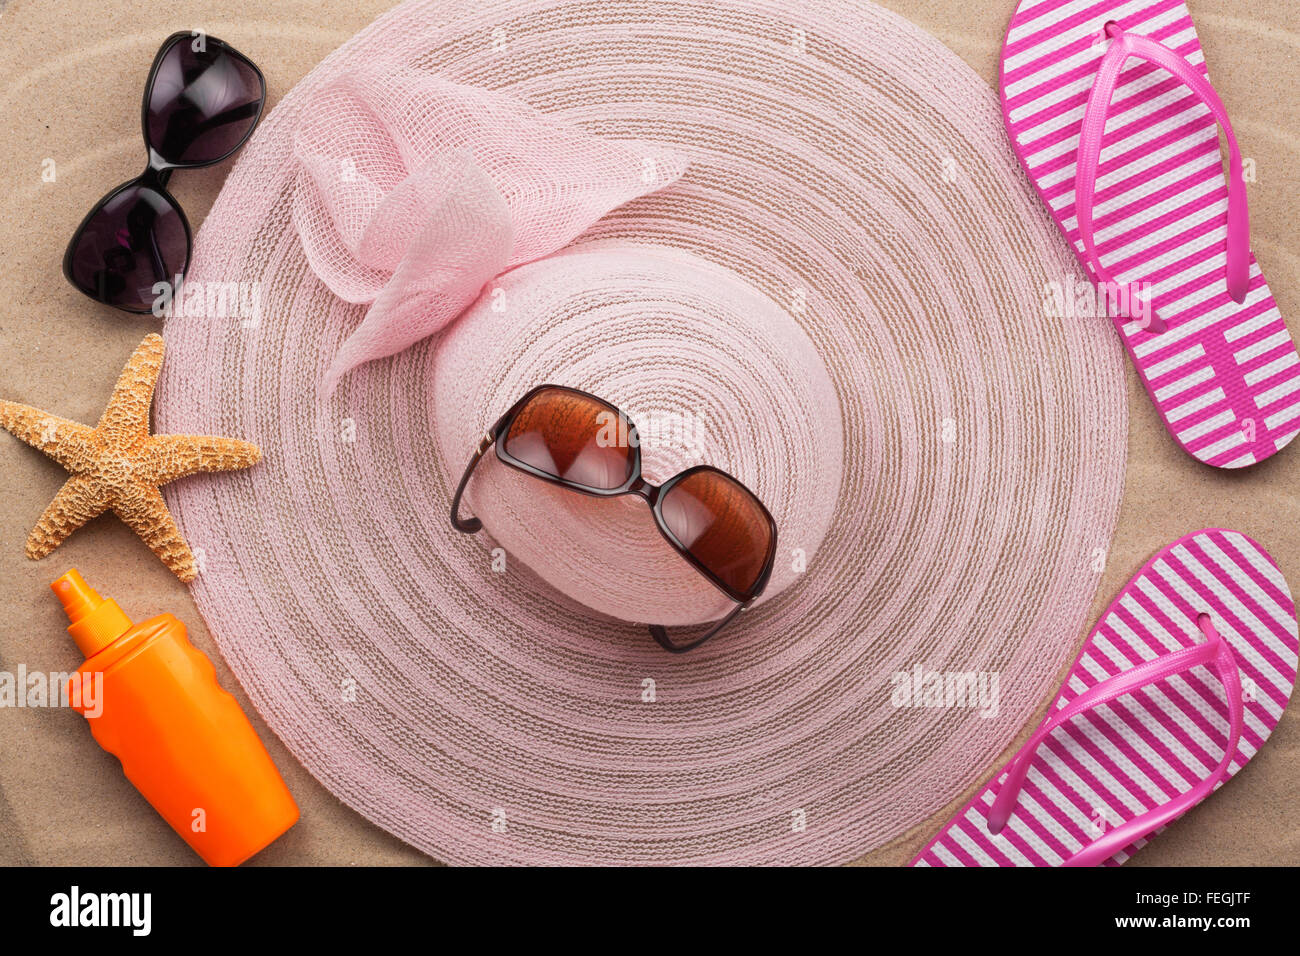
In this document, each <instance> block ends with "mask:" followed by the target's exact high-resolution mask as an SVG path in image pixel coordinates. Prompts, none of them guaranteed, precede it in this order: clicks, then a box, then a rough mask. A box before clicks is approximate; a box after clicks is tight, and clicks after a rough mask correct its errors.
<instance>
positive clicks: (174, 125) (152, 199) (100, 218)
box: [63, 33, 266, 313]
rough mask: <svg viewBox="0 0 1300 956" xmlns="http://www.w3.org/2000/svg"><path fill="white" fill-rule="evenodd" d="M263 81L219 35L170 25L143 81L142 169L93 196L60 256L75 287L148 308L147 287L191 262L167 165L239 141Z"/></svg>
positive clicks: (201, 161)
mask: <svg viewBox="0 0 1300 956" xmlns="http://www.w3.org/2000/svg"><path fill="white" fill-rule="evenodd" d="M265 103H266V81H265V80H264V79H263V77H262V71H261V70H259V69H258V68H257V67H256V66H255V65H254V64H253V62H252V61H251V60H250V59H248V57H246V56H244V55H243V54H242V53H240V52H239V51H238V50H236V49H235V48H234V47H232V46H230V44H228V43H224V42H222V41H221V40H218V39H217V38H216V37H211V36H206V35H204V34H194V33H173V34H172V35H171V36H169V37H168V38H167V39H166V40H165V41H164V42H163V45H162V46H161V47H160V48H159V50H158V54H157V56H155V57H154V60H153V66H152V67H150V69H149V80H148V82H147V83H146V84H145V88H144V105H143V107H142V109H141V123H142V126H143V128H144V142H145V146H146V147H147V148H148V151H149V164H148V166H147V167H146V168H145V171H144V172H143V173H141V174H140V175H139V176H137V177H136V178H135V179H132V180H131V181H129V182H126V183H123V184H122V185H121V186H118V187H117V188H116V189H114V190H113V191H112V192H110V193H109V194H108V195H107V196H105V197H104V198H103V199H101V200H100V201H99V202H98V203H96V205H95V207H94V208H93V209H91V210H90V212H89V213H88V214H87V216H86V218H85V219H83V220H82V221H81V225H80V226H78V227H77V231H76V233H75V234H74V235H73V237H72V241H71V242H70V243H68V251H67V252H66V253H64V256H63V274H64V275H65V276H67V278H68V281H69V282H71V283H72V284H73V285H74V286H76V287H77V289H79V290H80V291H81V292H84V293H85V294H86V295H88V296H90V297H91V298H92V299H95V300H96V301H98V302H103V303H104V304H105V305H111V306H114V307H115V308H118V309H122V310H123V311H126V312H138V313H144V312H150V311H152V309H153V304H154V302H155V301H157V300H158V293H157V292H156V291H155V289H154V286H155V285H156V284H157V283H160V282H165V283H168V284H169V285H170V284H171V283H173V281H174V279H175V277H176V276H184V275H185V270H186V269H187V268H188V267H189V264H190V244H191V236H190V224H189V221H188V220H187V219H186V218H185V213H184V212H182V211H181V207H180V206H179V205H178V204H177V202H176V200H175V199H173V198H172V196H171V194H170V193H168V192H167V189H166V186H167V181H168V180H169V179H170V178H171V174H172V170H174V169H197V168H198V167H201V166H211V165H213V164H214V163H219V162H221V161H222V160H223V159H225V158H227V157H228V156H230V155H231V154H232V153H234V152H235V150H237V149H239V147H241V146H243V145H244V143H245V142H246V141H247V140H248V137H249V135H250V134H251V133H252V132H253V127H255V126H256V125H257V121H258V120H259V119H261V117H262V107H263V106H264V105H265Z"/></svg>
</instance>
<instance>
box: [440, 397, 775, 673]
mask: <svg viewBox="0 0 1300 956" xmlns="http://www.w3.org/2000/svg"><path fill="white" fill-rule="evenodd" d="M492 447H495V449H496V455H497V458H499V459H500V460H501V461H502V462H504V463H505V464H507V465H509V466H510V467H511V468H517V469H518V470H520V471H522V472H525V473H526V474H529V475H533V476H534V477H537V478H541V479H542V480H543V481H549V482H550V483H551V484H555V485H559V486H560V487H562V488H568V489H569V490H571V491H577V492H581V493H582V494H584V495H594V496H596V497H600V498H612V497H615V496H617V495H629V494H631V495H639V496H640V497H642V498H644V499H645V500H646V502H647V503H648V504H649V505H650V510H651V511H652V512H653V513H654V518H655V524H656V525H657V526H658V528H659V531H660V533H661V534H662V535H663V536H664V538H665V539H667V541H668V543H669V544H671V545H672V546H673V548H674V549H676V551H677V553H678V554H680V555H681V556H682V557H684V558H685V559H686V560H687V561H688V562H690V564H691V565H692V566H693V567H695V569H696V570H698V571H699V572H700V573H701V574H703V575H704V576H705V577H706V578H707V579H708V580H709V581H710V582H712V583H713V585H714V586H715V587H717V588H718V589H719V590H720V591H722V593H724V594H726V595H727V596H728V597H729V598H731V599H732V600H733V601H735V602H736V607H735V608H733V609H732V611H731V613H730V614H728V615H727V616H726V617H724V618H723V619H722V620H720V621H718V622H717V623H716V624H714V625H713V626H712V627H710V628H709V630H708V631H707V633H705V634H704V635H703V636H701V637H698V638H696V639H694V640H691V641H688V642H685V643H681V644H678V643H674V642H673V641H672V640H670V639H669V637H668V633H667V631H665V630H664V628H663V627H661V626H660V625H658V624H651V625H650V634H651V636H653V637H654V639H655V640H656V641H658V642H659V645H660V646H661V647H663V648H664V649H665V650H669V651H672V652H673V653H675V654H680V653H681V652H683V651H689V650H691V649H692V648H696V647H699V646H700V645H701V644H703V643H704V642H705V641H707V640H708V639H709V638H711V637H713V636H715V635H716V634H717V633H718V632H719V631H721V630H722V629H723V628H724V627H726V626H727V624H729V623H730V622H731V621H732V620H733V619H734V618H735V617H736V615H737V614H739V613H740V612H741V611H743V610H745V609H746V608H747V607H749V606H750V605H751V604H752V603H753V602H754V601H755V599H757V598H758V596H759V595H761V594H762V593H763V589H764V588H766V587H767V582H768V579H769V578H771V576H772V565H773V563H774V561H775V559H776V522H774V521H773V520H772V516H771V514H769V513H768V510H767V508H765V507H764V506H763V503H762V502H761V501H759V500H758V496H757V495H755V494H754V493H753V492H752V491H750V490H749V489H748V488H746V487H745V486H744V485H743V484H741V483H740V482H739V481H738V480H736V479H735V478H733V477H732V476H731V475H729V474H727V473H726V472H725V471H721V470H719V469H717V468H713V467H710V466H708V465H698V466H696V467H694V468H689V469H687V470H686V471H683V472H682V473H681V474H678V475H675V476H674V477H672V478H670V479H668V480H667V481H666V482H664V483H663V484H662V485H652V484H650V482H648V481H646V480H645V479H644V478H643V477H642V476H641V447H640V440H639V438H638V437H637V431H636V426H635V425H633V424H632V423H631V421H629V419H628V418H627V416H626V415H624V414H623V413H622V412H621V411H619V410H618V409H617V408H615V407H614V406H613V405H611V404H609V403H608V402H606V401H605V400H604V399H601V398H597V397H596V396H595V395H589V394H588V393H586V392H583V391H579V390H578V389H576V388H568V387H565V386H562V385H540V386H538V387H537V388H535V389H533V390H532V391H531V392H529V393H528V394H527V395H525V396H524V397H523V398H521V399H520V400H519V401H517V402H516V403H515V404H514V405H513V406H512V407H511V408H510V410H509V411H508V412H506V413H505V414H504V415H502V416H501V418H500V419H498V420H497V423H496V424H495V425H493V426H492V429H491V430H490V431H489V432H488V433H487V434H486V435H485V436H484V438H483V440H482V441H481V442H480V443H479V446H478V449H477V450H476V451H475V452H474V456H473V457H472V458H471V459H470V462H469V465H468V466H466V468H465V474H464V475H462V476H461V479H460V484H459V485H458V486H457V487H456V495H455V497H454V498H453V499H452V502H451V523H452V525H453V526H454V527H455V528H456V529H457V530H458V531H463V532H465V533H466V534H474V533H475V532H476V531H478V530H480V529H481V528H482V527H483V522H481V521H479V519H478V518H462V517H461V516H460V500H461V497H462V496H463V495H464V493H465V488H466V486H467V485H468V484H469V479H470V476H471V475H472V474H473V473H474V469H475V468H476V467H477V465H478V463H479V460H480V459H482V457H483V455H484V454H485V453H486V452H487V450H488V449H489V448H492Z"/></svg>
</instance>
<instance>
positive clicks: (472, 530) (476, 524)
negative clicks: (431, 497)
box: [451, 428, 497, 534]
mask: <svg viewBox="0 0 1300 956" xmlns="http://www.w3.org/2000/svg"><path fill="white" fill-rule="evenodd" d="M496 431H497V429H495V428H494V429H492V431H490V432H488V433H487V434H486V435H484V436H483V439H482V440H481V441H480V442H479V443H478V449H477V450H476V451H475V452H474V457H473V458H471V459H470V460H469V464H468V465H466V466H465V474H463V475H461V476H460V484H459V485H457V486H456V495H455V497H453V498H452V499H451V524H452V527H453V528H455V529H456V530H457V531H463V532H465V534H476V533H478V532H479V531H481V530H482V529H483V522H482V521H479V520H478V518H462V517H461V516H460V499H461V497H462V496H463V495H464V494H465V488H466V486H468V485H469V479H470V476H471V475H473V474H474V469H475V468H477V467H478V463H479V461H480V460H481V459H482V458H483V455H484V454H485V453H486V452H487V450H488V449H489V448H491V447H492V444H493V442H495V441H496V435H495V432H496Z"/></svg>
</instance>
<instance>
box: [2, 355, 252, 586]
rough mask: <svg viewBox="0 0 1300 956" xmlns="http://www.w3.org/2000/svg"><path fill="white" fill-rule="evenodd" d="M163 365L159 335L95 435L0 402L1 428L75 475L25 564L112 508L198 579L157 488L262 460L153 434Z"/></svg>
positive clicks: (35, 534) (187, 576)
mask: <svg viewBox="0 0 1300 956" xmlns="http://www.w3.org/2000/svg"><path fill="white" fill-rule="evenodd" d="M162 358H163V340H162V336H161V335H156V334H152V335H148V336H146V337H145V340H144V341H143V342H141V343H140V345H139V347H138V348H137V349H136V350H135V352H134V353H132V355H131V358H130V360H129V361H128V362H127V363H126V368H124V369H123V370H122V374H121V376H120V377H119V378H118V380H117V385H116V386H115V387H114V388H113V395H112V397H111V398H110V399H109V401H108V407H107V408H105V409H104V414H103V415H102V416H101V417H100V419H99V424H98V425H96V426H95V427H94V428H90V427H89V426H87V425H82V424H80V423H78V422H73V421H69V420H68V419H66V418H59V417H58V416H57V415H51V414H50V413H49V412H44V411H41V409H39V408H32V407H31V406H30V405H19V404H17V403H15V402H6V401H2V400H0V427H2V428H4V429H5V430H6V431H8V432H10V433H12V434H13V435H14V436H15V437H17V438H20V439H22V440H23V441H25V442H27V444H29V445H31V446H32V447H33V448H38V449H40V450H41V451H42V452H44V453H45V454H46V455H48V456H49V457H50V458H52V459H54V460H55V461H57V462H58V463H59V464H60V465H62V466H63V467H64V468H66V469H67V470H68V471H69V472H70V473H71V474H70V477H69V478H68V480H67V481H66V482H65V483H64V485H63V487H62V488H60V489H59V493H58V494H57V495H55V496H54V500H53V501H51V502H50V505H49V507H48V508H46V509H45V513H44V514H42V515H41V518H40V520H39V521H37V522H36V527H35V528H33V529H32V533H31V535H30V536H29V537H28V538H27V557H29V558H31V559H32V560H38V559H40V558H43V557H45V556H46V555H47V554H49V553H50V552H51V551H53V550H54V549H55V548H57V547H58V546H59V545H60V544H62V543H63V542H64V540H65V539H66V538H67V537H68V535H70V534H72V532H74V531H76V530H77V529H78V528H80V527H81V526H82V525H83V524H85V523H86V522H87V521H89V520H90V519H91V518H94V517H97V516H98V515H100V514H103V513H104V512H105V511H108V510H110V509H111V510H112V511H114V512H116V514H117V516H118V517H119V518H121V519H122V520H123V521H125V522H126V523H127V525H128V526H130V528H131V529H132V530H133V531H135V533H136V534H138V535H139V536H140V537H141V538H143V539H144V542H145V544H147V545H149V548H150V549H151V550H152V551H153V553H154V554H156V555H158V557H159V558H161V559H162V562H163V564H165V565H167V567H169V568H171V570H172V571H173V573H175V575H176V576H177V577H178V578H180V579H181V580H182V581H186V582H189V581H193V580H194V578H195V577H196V575H197V574H198V569H197V565H196V562H195V560H194V552H192V551H191V550H190V546H189V545H188V544H186V543H185V539H184V538H183V537H182V536H181V532H180V528H178V527H177V526H176V519H174V518H173V517H172V515H171V512H169V511H168V510H167V504H166V503H165V502H164V501H163V497H162V492H160V491H159V490H158V488H159V486H160V485H165V484H167V482H169V481H174V480H175V479H177V478H183V477H185V476H186V475H193V474H196V473H198V472H203V471H234V470H236V469H238V468H247V467H248V466H249V465H252V464H256V463H257V461H258V460H259V459H260V458H261V457H262V453H261V452H260V451H258V448H257V446H256V445H252V444H250V443H248V442H246V441H239V440H237V439H234V438H212V437H208V436H204V435H152V434H150V433H149V408H150V406H151V405H152V404H153V390H154V385H155V384H156V383H157V381H158V371H159V369H161V368H162Z"/></svg>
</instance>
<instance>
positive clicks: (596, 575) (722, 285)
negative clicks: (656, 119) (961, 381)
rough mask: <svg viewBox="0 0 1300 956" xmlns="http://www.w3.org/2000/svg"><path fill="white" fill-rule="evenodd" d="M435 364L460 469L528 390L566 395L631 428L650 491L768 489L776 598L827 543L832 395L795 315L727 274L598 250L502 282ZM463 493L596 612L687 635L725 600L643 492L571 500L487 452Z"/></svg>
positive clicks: (834, 426) (836, 467)
mask: <svg viewBox="0 0 1300 956" xmlns="http://www.w3.org/2000/svg"><path fill="white" fill-rule="evenodd" d="M793 301H799V302H802V300H801V299H798V297H795V298H794V299H792V302H793ZM435 361H436V368H435V371H434V376H433V377H434V383H435V391H436V393H437V394H436V397H435V405H434V414H435V415H436V418H437V433H438V439H439V444H440V450H441V452H442V460H443V462H445V463H446V466H447V467H448V468H449V469H455V468H458V467H461V466H463V464H464V462H465V461H466V460H467V459H468V457H469V455H470V454H471V453H472V452H473V450H474V447H475V445H476V443H477V442H478V440H479V438H480V437H481V436H482V434H483V432H484V431H485V430H486V429H487V428H489V427H491V425H492V423H493V422H494V421H496V420H497V418H498V417H499V416H500V415H501V414H502V413H503V412H504V411H505V410H506V409H508V408H510V406H511V405H513V404H514V403H515V402H516V401H517V400H518V399H519V398H520V396H522V395H523V394H524V393H525V392H527V391H528V390H529V389H531V388H533V387H535V386H537V385H541V384H543V383H548V382H549V383H553V384H558V385H568V386H572V387H574V388H579V389H582V390H583V391H586V392H590V393H592V394H594V395H598V396H599V397H601V398H603V399H605V400H606V401H609V402H611V403H613V404H614V405H616V406H618V407H619V408H620V409H621V410H622V411H623V412H624V413H625V414H626V415H627V416H628V417H629V418H630V419H631V421H632V423H633V424H634V425H635V426H636V428H637V433H638V436H639V441H640V449H641V466H642V469H643V472H644V474H645V476H646V478H647V479H648V480H649V481H652V482H655V483H661V482H663V481H666V480H667V479H669V478H671V477H672V476H673V475H675V474H677V473H679V472H681V471H683V470H685V469H687V468H690V467H692V466H694V465H712V466H714V467H716V468H721V469H722V470H723V471H726V472H729V473H730V474H732V475H734V476H735V477H736V478H738V479H739V480H740V481H741V482H743V483H744V484H745V485H746V486H747V487H749V488H750V489H751V490H752V491H753V492H754V493H755V494H756V495H758V497H759V498H760V500H762V502H763V503H764V504H765V505H766V506H767V508H768V510H769V511H770V512H771V513H772V516H773V518H774V519H775V521H776V524H777V532H778V542H777V543H778V548H779V551H778V554H777V556H776V564H775V567H774V569H773V574H772V579H771V582H770V583H769V585H768V588H767V590H766V591H765V593H764V595H763V598H764V599H766V598H769V597H771V596H773V595H775V594H778V593H780V592H781V591H782V590H784V589H785V588H787V587H789V586H791V585H792V584H794V583H795V582H796V581H797V580H798V578H799V577H800V575H802V574H803V573H804V572H805V570H806V568H807V566H808V563H809V562H810V561H811V560H812V557H813V555H814V554H815V553H816V551H817V548H818V547H819V546H820V545H821V542H822V538H823V537H824V536H825V534H826V530H827V528H828V526H829V524H830V520H831V516H832V514H833V512H834V509H835V502H836V497H837V494H838V490H839V486H840V478H841V470H842V467H843V438H842V435H843V426H842V423H841V421H840V411H839V408H840V406H839V402H838V400H837V398H836V393H835V389H834V386H833V385H832V384H831V380H830V377H829V375H828V374H827V371H826V368H825V366H824V365H823V363H822V360H821V358H820V357H819V355H818V353H817V350H816V349H815V347H814V346H813V343H812V342H811V340H810V339H809V338H808V336H807V335H806V334H805V333H804V331H803V330H802V329H801V328H800V326H799V323H798V322H797V321H796V318H795V316H794V315H792V314H791V312H790V311H789V310H788V309H787V308H784V307H782V305H781V304H780V303H778V302H775V301H773V299H772V298H770V297H769V296H767V295H764V294H763V293H761V292H760V291H758V290H757V289H755V288H754V287H753V286H751V285H750V284H748V283H747V282H746V281H745V280H744V279H743V278H742V277H740V276H738V275H736V274H735V273H733V272H731V271H730V270H727V269H725V268H723V267H721V266H718V265H715V264H713V263H710V262H707V261H705V260H703V259H700V258H699V257H697V256H695V255H693V254H692V253H689V252H685V251H682V250H677V249H669V248H660V247H653V246H646V245H637V244H632V243H626V242H613V241H603V242H592V243H587V244H585V245H582V246H579V247H576V248H575V249H572V250H570V251H567V252H564V253H561V254H560V255H557V256H552V257H549V258H547V259H544V260H541V261H538V262H535V263H532V264H530V265H527V266H524V267H522V268H519V269H516V270H514V271H512V272H510V273H508V274H507V275H505V276H502V277H500V279H499V280H498V281H497V282H496V283H495V284H494V285H492V286H491V287H489V289H487V290H486V291H485V293H484V295H483V296H482V297H481V298H480V299H479V301H478V302H477V303H476V304H475V305H474V306H473V307H471V308H470V309H469V310H468V311H467V312H466V313H465V315H464V316H463V317H462V318H461V319H460V321H459V322H458V323H457V324H456V325H455V326H454V327H453V328H452V330H451V331H450V332H449V333H448V334H447V336H446V338H445V339H444V340H443V341H442V342H441V343H440V344H439V346H438V348H437V350H436V359H435ZM458 478H459V475H448V479H449V480H450V481H451V482H452V483H453V484H454V482H455V481H456V480H457V479H458ZM466 500H467V503H468V505H469V510H470V511H471V512H472V513H473V514H475V515H476V516H478V517H479V518H480V519H481V520H482V521H483V525H484V527H485V528H486V530H487V531H488V533H489V534H491V536H492V537H493V538H494V539H496V541H497V542H498V543H499V544H500V545H501V546H502V547H504V549H505V551H506V553H507V555H509V556H511V557H513V558H514V559H515V560H517V561H519V562H521V563H523V564H525V565H526V566H528V567H530V568H531V569H532V570H533V571H535V572H536V573H537V574H538V575H539V576H540V577H542V578H543V579H544V580H546V581H547V582H548V583H550V584H551V585H552V586H554V587H555V588H557V589H558V590H560V591H562V592H564V593H565V594H567V595H568V596H569V597H571V598H573V599H574V600H576V601H579V602H581V603H582V604H585V605H587V606H589V607H592V608H594V609H596V610H598V611H601V612H603V613H606V614H609V615H612V616H614V617H618V618H622V619H624V620H628V621H643V622H650V623H656V624H665V625H671V624H676V625H683V624H696V623H702V622H704V621H709V620H714V619H716V618H718V617H719V616H721V614H723V613H725V612H726V610H727V609H728V608H729V607H731V601H730V600H729V599H728V598H727V597H726V596H725V595H723V594H722V593H721V592H720V591H719V590H717V589H716V588H715V587H714V586H713V585H712V584H710V583H709V582H708V581H707V580H706V579H705V578H704V577H703V576H702V575H701V574H700V573H699V572H698V571H697V570H695V569H694V568H693V567H692V566H691V565H690V564H688V563H687V562H686V561H685V560H684V559H683V558H682V557H681V556H680V555H679V554H677V552H676V551H674V550H673V548H672V547H671V546H670V545H669V544H668V543H667V542H666V541H665V540H664V538H663V537H662V535H660V533H659V531H658V530H657V529H656V527H655V524H654V520H653V517H652V515H651V513H650V511H649V509H647V508H646V505H645V502H644V501H642V500H641V499H639V498H636V497H635V496H625V497H621V498H615V499H597V498H593V497H589V496H586V495H579V494H575V493H574V492H572V491H569V490H567V489H564V488H560V487H557V486H553V485H550V484H548V483H546V482H543V481H539V480H538V479H536V478H534V477H532V476H529V475H526V474H523V473H521V472H518V471H516V470H514V469H511V468H509V467H507V466H505V465H504V464H502V463H501V462H500V461H498V460H497V459H496V458H495V457H493V456H491V455H489V456H488V458H487V459H485V460H484V462H483V464H482V465H481V466H480V470H479V472H478V473H477V474H476V475H475V477H474V479H473V481H472V482H471V485H470V488H469V490H468V492H467V499H466Z"/></svg>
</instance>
